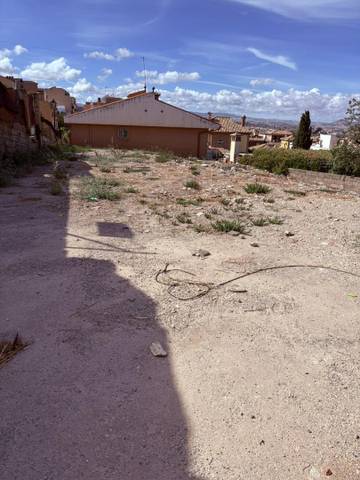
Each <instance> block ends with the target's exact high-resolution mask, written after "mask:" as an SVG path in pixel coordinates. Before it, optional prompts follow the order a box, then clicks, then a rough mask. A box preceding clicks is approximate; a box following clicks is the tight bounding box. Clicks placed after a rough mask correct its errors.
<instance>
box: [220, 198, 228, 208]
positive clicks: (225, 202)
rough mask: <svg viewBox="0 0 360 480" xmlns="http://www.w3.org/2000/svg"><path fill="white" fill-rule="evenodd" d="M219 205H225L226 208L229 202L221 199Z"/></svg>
mask: <svg viewBox="0 0 360 480" xmlns="http://www.w3.org/2000/svg"><path fill="white" fill-rule="evenodd" d="M220 203H222V204H223V205H225V206H226V207H227V206H228V205H230V200H229V199H228V198H222V199H221V200H220Z"/></svg>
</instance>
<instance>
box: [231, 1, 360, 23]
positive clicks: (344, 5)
mask: <svg viewBox="0 0 360 480" xmlns="http://www.w3.org/2000/svg"><path fill="white" fill-rule="evenodd" d="M232 1H235V2H238V3H242V4H244V5H250V6H252V7H257V8H261V9H263V10H268V11H270V12H273V13H277V14H279V15H283V16H285V17H290V18H294V19H297V20H302V19H311V18H315V19H316V18H318V19H319V18H324V19H339V18H340V19H341V18H342V19H344V18H359V17H360V9H359V1H358V0H232Z"/></svg>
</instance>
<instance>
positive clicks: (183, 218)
mask: <svg viewBox="0 0 360 480" xmlns="http://www.w3.org/2000/svg"><path fill="white" fill-rule="evenodd" d="M176 220H177V221H178V222H179V223H186V224H188V225H190V224H191V223H192V220H191V218H190V216H189V214H188V213H186V212H183V213H180V214H179V215H177V216H176Z"/></svg>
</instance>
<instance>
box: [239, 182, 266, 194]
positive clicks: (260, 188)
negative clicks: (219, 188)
mask: <svg viewBox="0 0 360 480" xmlns="http://www.w3.org/2000/svg"><path fill="white" fill-rule="evenodd" d="M244 190H245V192H246V193H257V194H258V195H266V194H267V193H269V192H271V188H270V187H268V186H267V185H263V184H261V183H248V184H247V185H245V187H244Z"/></svg>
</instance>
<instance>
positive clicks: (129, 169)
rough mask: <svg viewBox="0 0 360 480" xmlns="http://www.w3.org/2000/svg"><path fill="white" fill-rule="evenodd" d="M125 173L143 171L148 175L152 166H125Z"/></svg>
mask: <svg viewBox="0 0 360 480" xmlns="http://www.w3.org/2000/svg"><path fill="white" fill-rule="evenodd" d="M123 172H124V173H143V174H144V175H146V174H147V173H148V172H150V167H125V168H124V170H123Z"/></svg>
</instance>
